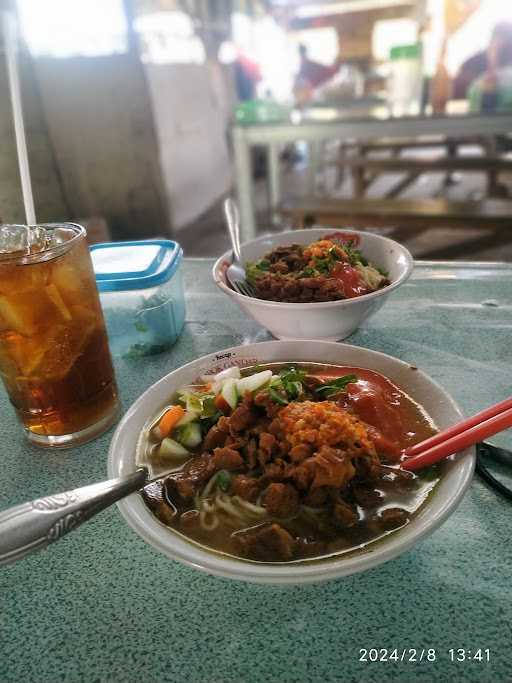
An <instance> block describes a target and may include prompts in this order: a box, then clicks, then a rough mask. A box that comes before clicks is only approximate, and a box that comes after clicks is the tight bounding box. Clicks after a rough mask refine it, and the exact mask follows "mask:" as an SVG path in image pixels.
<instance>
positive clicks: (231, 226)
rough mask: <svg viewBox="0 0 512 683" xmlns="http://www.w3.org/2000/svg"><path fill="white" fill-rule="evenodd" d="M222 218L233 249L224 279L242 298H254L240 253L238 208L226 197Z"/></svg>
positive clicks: (252, 288)
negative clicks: (231, 259)
mask: <svg viewBox="0 0 512 683" xmlns="http://www.w3.org/2000/svg"><path fill="white" fill-rule="evenodd" d="M224 216H225V218H226V226H227V228H228V234H229V238H230V240H231V247H232V249H233V261H232V263H231V265H230V266H229V268H228V269H227V270H226V278H227V280H228V282H229V284H230V285H231V287H233V289H234V290H235V292H238V294H243V295H244V296H254V294H255V291H254V287H253V286H252V285H251V284H249V283H248V282H247V276H246V273H245V268H244V266H243V262H242V253H241V251H240V217H239V214H238V208H237V205H236V203H235V201H234V200H233V199H231V197H228V199H226V200H225V201H224Z"/></svg>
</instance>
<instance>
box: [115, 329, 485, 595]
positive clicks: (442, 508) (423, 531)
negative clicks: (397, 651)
mask: <svg viewBox="0 0 512 683" xmlns="http://www.w3.org/2000/svg"><path fill="white" fill-rule="evenodd" d="M309 341H310V342H313V343H315V345H318V344H322V345H328V346H330V347H334V346H336V348H337V350H339V352H340V354H341V353H342V352H343V349H347V348H348V349H358V350H359V351H363V352H365V353H369V354H370V355H371V356H373V357H374V358H376V359H377V360H378V359H382V360H385V361H386V362H390V361H391V362H392V363H393V364H395V365H396V366H402V367H403V368H404V369H409V370H410V369H411V367H412V366H411V365H410V364H409V363H406V362H404V361H402V360H399V359H398V358H395V357H393V356H390V355H388V354H385V353H382V352H380V351H373V350H371V349H366V348H365V347H355V346H354V345H351V344H342V343H337V342H328V341H320V340H309ZM303 343H304V340H300V341H267V342H257V343H253V344H248V345H238V346H233V347H230V348H228V349H223V350H221V351H216V352H212V353H210V354H207V355H205V356H201V357H199V358H196V359H194V360H192V361H190V362H189V363H186V364H185V365H182V366H180V367H178V368H175V369H174V370H172V371H171V372H169V373H167V374H166V375H164V376H163V377H161V378H160V379H159V380H157V381H156V382H155V383H153V384H152V385H151V386H150V387H149V388H148V389H147V390H146V391H145V392H144V393H143V394H142V395H141V396H139V398H138V399H136V400H135V401H134V403H133V404H132V405H131V406H130V408H129V409H128V410H127V411H126V413H125V415H124V417H123V419H122V420H121V422H120V423H119V425H118V426H117V428H116V430H115V432H114V435H113V437H112V440H111V444H110V448H109V452H108V463H107V469H108V475H109V478H115V477H118V476H120V475H121V468H122V464H121V458H122V455H123V452H124V451H122V449H120V446H119V443H120V441H121V437H122V435H123V432H124V430H125V429H126V427H127V425H128V424H129V423H130V422H131V420H132V419H133V418H134V417H135V416H136V415H137V413H139V411H141V410H142V412H143V414H144V412H145V411H144V404H145V401H146V400H147V397H148V396H149V395H150V394H151V393H153V392H155V391H157V388H158V387H161V386H163V385H165V384H167V383H168V382H169V378H170V377H171V375H173V374H174V373H176V372H177V371H181V370H183V369H186V368H189V367H190V366H192V365H195V364H198V363H200V362H204V361H206V360H207V359H210V360H211V359H212V358H214V357H215V356H216V355H218V354H224V353H230V352H237V351H239V350H244V351H246V352H247V351H250V350H251V349H252V348H254V347H258V348H259V349H261V353H264V347H269V346H270V347H271V346H274V345H276V344H287V345H292V346H293V345H298V344H303ZM297 348H298V346H297ZM290 356H291V357H292V356H293V351H290ZM304 362H305V361H304ZM312 362H317V361H312ZM415 370H416V373H419V374H417V375H416V376H420V377H421V378H422V380H423V381H425V382H426V383H427V384H430V385H431V387H433V388H434V389H435V390H436V391H437V392H440V393H441V394H442V395H443V397H444V400H445V401H446V403H447V404H449V405H450V407H451V409H452V411H453V412H455V413H456V414H458V416H459V417H462V412H461V410H460V408H459V407H458V405H457V403H456V402H455V401H454V399H453V398H452V397H451V396H450V395H449V394H448V393H447V392H446V390H445V389H444V388H443V387H442V386H441V385H440V384H438V383H437V382H436V381H435V380H433V379H432V378H431V377H429V376H428V375H427V374H426V373H425V372H423V371H422V370H419V369H417V368H415ZM376 371H377V372H379V370H376ZM148 417H149V416H148V415H145V414H144V423H145V422H147V419H148ZM134 449H135V444H134ZM459 456H460V454H459ZM133 457H135V456H133ZM475 460H476V455H475V449H474V448H468V449H465V451H463V456H462V457H459V458H458V460H457V461H454V464H453V465H452V469H451V471H453V469H455V468H457V469H458V470H459V472H458V482H457V487H456V488H455V490H454V491H453V492H452V494H451V495H450V496H449V497H448V498H447V499H445V500H443V501H442V502H439V503H438V506H437V510H436V512H435V513H434V514H432V513H431V514H430V515H429V516H428V517H427V518H426V519H425V518H421V519H419V520H418V519H417V520H416V525H415V528H414V531H413V533H411V532H410V530H409V533H407V530H408V526H406V527H404V529H403V530H399V531H398V532H397V534H400V532H401V531H403V532H404V533H402V535H401V537H400V538H399V539H398V542H395V543H391V544H390V546H389V547H386V540H385V539H383V540H382V541H380V542H379V543H378V547H377V548H376V549H375V548H374V549H373V550H370V551H369V552H367V553H363V554H352V555H349V556H348V557H343V556H337V557H333V558H332V559H326V560H322V561H319V562H316V563H315V562H313V563H311V564H293V565H291V564H288V563H284V564H281V565H279V564H260V563H253V562H251V561H246V560H243V559H241V558H234V557H232V556H228V555H222V554H218V553H216V552H215V551H213V552H211V551H208V550H205V549H203V548H202V547H201V546H199V545H196V544H195V543H194V542H191V541H188V539H187V537H186V536H182V535H178V534H175V533H174V532H173V531H172V530H170V529H169V528H168V527H165V526H164V525H163V524H162V523H161V522H159V521H158V520H157V519H156V517H155V516H154V515H153V514H152V513H151V512H150V510H149V509H148V508H147V507H146V506H145V504H144V503H143V501H142V498H141V497H139V496H138V495H137V497H136V496H135V495H134V494H132V495H130V496H128V497H127V498H125V499H123V500H121V501H119V502H118V503H117V506H118V508H119V511H120V512H121V515H122V517H123V518H124V520H125V521H126V522H127V523H128V525H129V526H130V527H131V528H132V529H133V530H134V531H135V532H136V533H137V534H138V535H139V536H141V537H142V538H143V540H145V541H146V542H147V543H149V544H150V545H151V546H153V547H154V548H156V549H157V550H159V551H160V552H162V553H163V554H165V555H166V556H167V557H169V558H171V559H172V560H177V561H179V562H182V563H184V564H186V565H188V566H190V567H193V568H195V569H199V570H202V571H204V572H206V573H208V574H211V575H216V576H222V577H225V578H230V579H235V580H243V581H249V582H255V583H273V584H292V583H293V584H298V583H312V582H319V581H326V580H330V579H333V578H337V577H341V576H346V575H350V574H354V573H358V572H361V571H366V570H368V569H371V568H373V567H375V566H377V565H380V564H383V563H384V562H387V561H388V560H390V559H393V558H394V557H397V556H398V555H401V554H402V553H404V552H405V551H407V550H408V549H410V548H411V547H412V546H414V545H416V544H417V543H418V542H419V541H420V540H422V539H424V538H425V537H427V536H429V535H430V534H431V533H432V532H433V531H435V530H436V529H437V528H438V527H439V526H440V525H441V524H442V523H443V522H444V521H445V520H446V519H447V518H448V517H449V516H450V514H452V512H453V511H454V510H455V509H456V508H457V506H458V505H459V503H460V502H461V500H462V498H463V496H464V494H465V493H466V491H467V489H468V488H469V486H470V484H471V480H472V477H473V470H474V466H475ZM163 530H165V534H163V533H162V531H163ZM391 537H392V538H393V539H396V538H397V535H396V534H392V535H391ZM176 540H178V542H179V544H182V545H183V547H182V548H179V547H178V548H177V547H176Z"/></svg>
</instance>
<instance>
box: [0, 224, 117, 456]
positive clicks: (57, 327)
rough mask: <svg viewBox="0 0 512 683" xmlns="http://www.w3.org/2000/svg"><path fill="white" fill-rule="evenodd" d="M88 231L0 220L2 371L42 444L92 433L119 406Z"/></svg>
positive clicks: (79, 439)
mask: <svg viewBox="0 0 512 683" xmlns="http://www.w3.org/2000/svg"><path fill="white" fill-rule="evenodd" d="M85 237H86V232H85V229H84V228H83V227H81V226H80V225H75V224H72V223H64V224H46V225H40V226H30V227H27V226H23V225H4V226H1V227H0V373H1V376H2V380H3V382H4V385H5V388H6V389H7V393H8V394H9V398H10V400H11V403H12V404H13V406H14V408H15V410H16V413H17V415H18V417H19V419H20V421H21V423H22V425H23V427H24V429H25V432H26V435H27V437H28V439H29V440H30V441H31V442H33V443H34V444H37V445H38V446H43V447H44V446H46V447H67V446H74V445H76V444H79V443H84V442H85V441H89V440H90V439H93V438H94V437H96V436H98V435H99V434H101V433H102V432H104V431H105V430H106V429H108V428H109V427H110V426H111V425H112V424H113V422H114V421H115V419H116V417H117V414H118V410H119V403H118V399H117V387H116V382H115V377H114V370H113V367H112V360H111V357H110V351H109V347H108V340H107V334H106V331H105V323H104V320H103V314H102V311H101V306H100V301H99V297H98V291H97V289H96V281H95V277H94V271H93V267H92V261H91V257H90V253H89V248H88V246H87V242H86V239H85Z"/></svg>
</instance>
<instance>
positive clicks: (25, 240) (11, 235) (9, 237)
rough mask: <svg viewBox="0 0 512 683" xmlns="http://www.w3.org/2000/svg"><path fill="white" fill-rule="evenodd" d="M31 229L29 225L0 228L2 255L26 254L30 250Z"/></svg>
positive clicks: (0, 251)
mask: <svg viewBox="0 0 512 683" xmlns="http://www.w3.org/2000/svg"><path fill="white" fill-rule="evenodd" d="M29 235H30V232H29V227H28V226H27V225H2V226H1V227H0V253H2V254H11V253H17V252H22V253H23V254H26V253H27V252H28V248H29Z"/></svg>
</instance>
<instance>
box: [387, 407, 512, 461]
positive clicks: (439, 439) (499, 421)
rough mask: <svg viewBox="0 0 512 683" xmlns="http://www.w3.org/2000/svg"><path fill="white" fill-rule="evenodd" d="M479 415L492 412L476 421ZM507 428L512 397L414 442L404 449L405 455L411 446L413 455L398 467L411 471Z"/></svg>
mask: <svg viewBox="0 0 512 683" xmlns="http://www.w3.org/2000/svg"><path fill="white" fill-rule="evenodd" d="M505 404H510V406H511V407H509V408H508V410H502V411H500V412H499V413H498V414H496V408H497V407H498V406H503V405H505ZM479 415H480V416H481V415H488V416H489V415H492V417H488V419H486V420H485V419H484V420H483V421H479V422H476V418H478V416H479ZM509 427H512V399H507V401H502V402H501V403H497V404H496V405H495V406H492V407H491V408H487V410H483V411H482V412H481V413H477V415H473V417H470V418H469V419H467V420H463V421H462V422H459V423H458V424H456V425H453V427H449V428H448V429H446V430H444V431H443V432H440V433H439V434H436V435H435V436H434V437H431V438H430V439H426V440H425V441H422V442H421V443H419V444H416V445H415V446H413V447H412V448H411V449H408V450H407V451H406V455H409V454H410V451H412V450H413V449H414V450H415V453H416V455H413V456H412V457H408V458H407V459H406V460H403V461H402V462H401V463H400V467H402V468H403V469H406V470H410V471H411V472H414V471H415V470H421V469H423V468H424V467H428V466H429V465H433V464H434V463H436V462H439V460H443V459H444V458H447V457H448V456H449V455H453V454H454V453H458V452H459V451H462V450H464V448H468V446H473V445H474V444H476V443H478V442H479V441H483V440H484V439H488V438H489V437H490V436H493V435H494V434H497V433H498V432H501V431H503V430H504V429H508V428H509ZM433 441H435V443H434V445H432V442H433ZM418 451H419V454H418Z"/></svg>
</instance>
